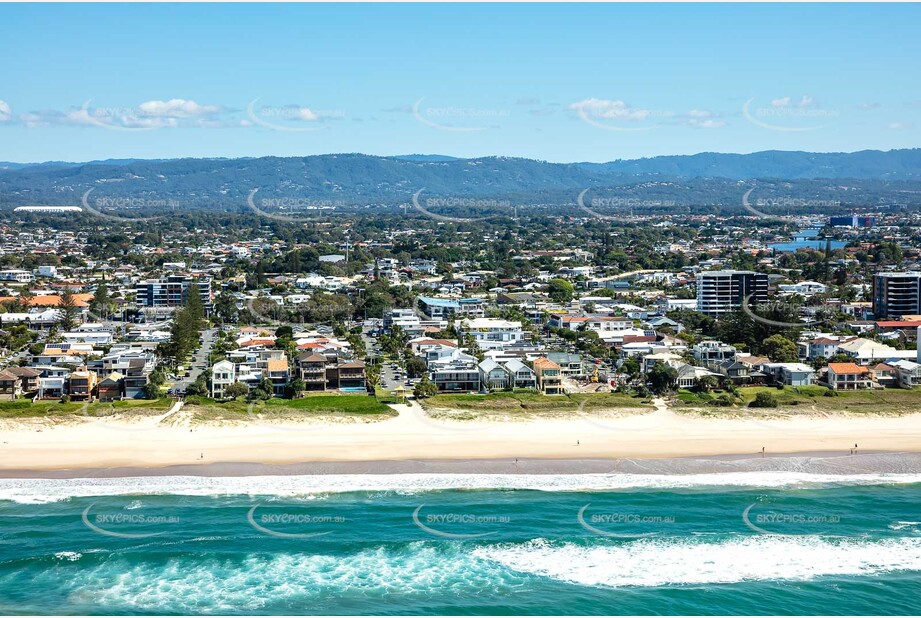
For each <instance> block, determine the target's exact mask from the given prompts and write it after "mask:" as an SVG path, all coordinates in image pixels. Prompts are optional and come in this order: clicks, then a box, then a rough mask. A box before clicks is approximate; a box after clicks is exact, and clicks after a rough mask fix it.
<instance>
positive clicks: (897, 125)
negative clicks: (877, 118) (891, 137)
mask: <svg viewBox="0 0 921 618" xmlns="http://www.w3.org/2000/svg"><path fill="white" fill-rule="evenodd" d="M911 127H912V125H911V124H910V123H907V122H890V123H889V128H890V129H892V130H893V131H901V130H903V129H910V128H911Z"/></svg>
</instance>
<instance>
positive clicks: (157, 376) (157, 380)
mask: <svg viewBox="0 0 921 618" xmlns="http://www.w3.org/2000/svg"><path fill="white" fill-rule="evenodd" d="M147 381H148V382H149V383H150V384H155V385H157V386H163V384H164V383H165V382H166V376H165V375H164V374H163V370H162V369H160V368H159V367H157V368H156V369H154V370H153V371H152V372H150V376H149V377H148V378H147Z"/></svg>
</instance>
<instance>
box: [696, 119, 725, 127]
mask: <svg viewBox="0 0 921 618" xmlns="http://www.w3.org/2000/svg"><path fill="white" fill-rule="evenodd" d="M690 125H691V126H692V127H697V128H698V129H719V128H720V127H725V126H726V123H725V122H723V121H722V120H713V119H712V118H708V119H706V120H700V119H697V118H692V119H691V121H690Z"/></svg>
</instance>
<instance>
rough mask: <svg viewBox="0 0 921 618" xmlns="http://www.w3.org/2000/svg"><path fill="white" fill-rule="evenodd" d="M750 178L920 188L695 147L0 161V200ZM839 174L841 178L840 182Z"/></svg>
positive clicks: (901, 157)
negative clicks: (599, 152)
mask: <svg viewBox="0 0 921 618" xmlns="http://www.w3.org/2000/svg"><path fill="white" fill-rule="evenodd" d="M754 179H760V180H762V181H767V182H773V183H776V182H780V181H786V182H791V183H793V185H794V186H807V187H810V190H809V191H810V193H815V192H816V191H818V193H821V191H822V189H821V187H822V186H824V185H832V186H836V185H848V184H849V185H855V186H858V187H864V188H869V190H870V193H872V194H873V195H876V194H879V193H883V192H885V190H886V188H887V187H889V188H894V189H895V190H897V191H900V192H901V193H902V194H906V195H909V194H910V195H913V194H915V190H916V189H918V186H921V149H910V150H892V151H887V152H882V151H875V150H867V151H861V152H853V153H809V152H785V151H765V152H757V153H753V154H745V155H741V154H720V153H701V154H696V155H688V156H663V157H653V158H648V159H636V160H617V161H611V162H608V163H548V162H545V161H535V160H532V159H521V158H512V157H484V158H476V159H457V158H453V157H448V156H442V155H421V154H412V155H405V156H394V157H376V156H370V155H363V154H330V155H318V156H309V157H260V158H241V159H170V160H140V159H118V160H107V161H93V162H89V163H62V162H48V163H40V164H19V163H0V207H3V206H6V207H9V206H17V205H23V204H79V202H80V198H81V196H82V195H83V194H84V193H85V192H86V191H87V190H89V189H95V190H96V191H95V193H94V195H95V196H97V197H103V196H105V197H112V198H117V197H129V196H130V197H148V198H159V199H174V200H178V201H179V202H180V203H185V204H188V205H190V206H195V207H202V208H211V207H232V206H237V205H240V204H241V203H245V199H246V196H247V195H249V192H250V191H251V190H252V189H259V190H260V191H262V193H260V196H264V197H298V198H308V199H315V200H336V202H337V203H343V204H355V205H368V204H391V205H392V204H401V203H406V202H407V201H409V199H410V197H411V196H412V195H413V194H414V193H416V192H417V191H420V190H423V189H424V191H425V194H426V195H428V196H434V195H441V196H490V197H509V198H513V199H514V201H516V202H517V203H537V202H540V203H553V202H554V200H557V199H564V200H569V201H571V200H572V199H573V198H572V196H573V195H574V192H576V193H578V191H580V190H582V189H587V188H590V189H595V190H604V189H606V188H609V189H613V188H617V187H629V188H630V190H631V191H634V190H635V189H636V187H646V188H654V190H655V192H656V194H657V195H658V196H659V198H660V199H666V198H667V197H668V194H669V192H671V191H672V187H674V191H685V192H686V191H687V190H688V189H689V188H691V189H695V190H694V194H695V198H694V199H695V200H697V199H699V197H700V196H699V195H698V194H706V192H707V191H708V190H709V189H708V188H707V187H709V186H710V185H713V186H716V187H720V188H721V192H723V191H727V190H728V191H729V193H731V194H732V195H734V193H735V192H736V188H735V185H736V184H737V182H738V181H743V180H744V181H750V180H754ZM845 180H847V181H848V182H846V183H845V182H842V181H845ZM831 181H835V182H831ZM916 183H917V185H918V186H916ZM663 195H664V198H663ZM727 195H728V194H727ZM560 196H562V197H560ZM685 196H687V194H686V193H685ZM727 199H734V197H731V196H730V197H727ZM867 199H869V198H867ZM874 199H876V198H874ZM880 199H881V198H880ZM887 199H892V198H887ZM912 199H914V198H912ZM909 201H911V200H909Z"/></svg>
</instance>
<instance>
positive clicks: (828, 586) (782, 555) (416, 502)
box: [0, 472, 921, 615]
mask: <svg viewBox="0 0 921 618" xmlns="http://www.w3.org/2000/svg"><path fill="white" fill-rule="evenodd" d="M0 613H4V614H49V613H54V614H273V613H274V614H455V615H464V614H822V615H827V614H919V613H921V476H919V475H917V474H847V475H827V474H810V473H791V472H735V473H725V474H681V475H670V474H647V475H643V474H588V475H574V474H571V475H531V476H525V475H520V476H515V475H394V476H387V475H363V476H357V475H328V476H264V477H258V476H251V477H236V478H234V477H219V478H204V477H146V478H115V479H73V480H17V479H0Z"/></svg>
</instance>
